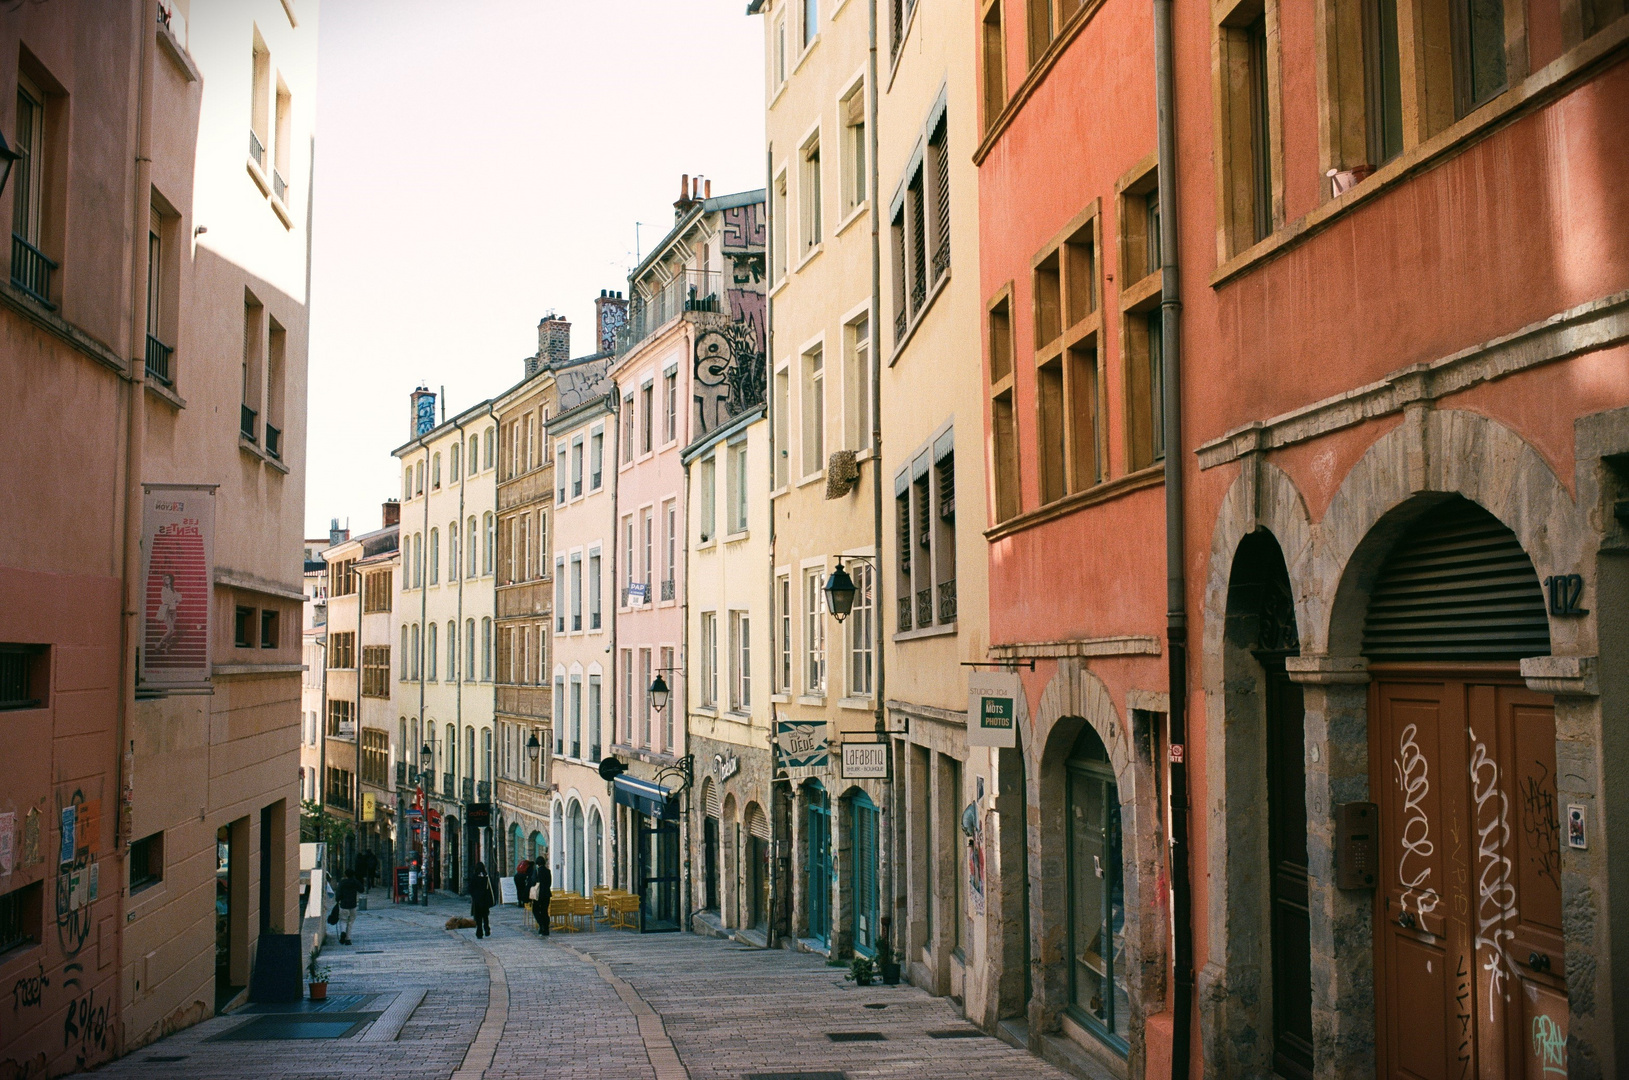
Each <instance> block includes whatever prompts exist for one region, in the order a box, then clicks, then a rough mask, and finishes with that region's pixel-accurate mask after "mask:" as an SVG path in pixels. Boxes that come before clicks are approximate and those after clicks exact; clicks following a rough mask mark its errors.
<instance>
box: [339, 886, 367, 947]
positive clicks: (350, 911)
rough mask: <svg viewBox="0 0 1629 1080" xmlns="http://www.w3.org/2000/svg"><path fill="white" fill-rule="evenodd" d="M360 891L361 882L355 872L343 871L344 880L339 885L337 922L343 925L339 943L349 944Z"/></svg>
mask: <svg viewBox="0 0 1629 1080" xmlns="http://www.w3.org/2000/svg"><path fill="white" fill-rule="evenodd" d="M361 891H362V882H361V880H360V879H358V878H357V876H356V871H355V870H347V871H345V879H344V880H343V881H341V882H340V883H339V895H338V897H337V899H338V901H339V921H340V922H342V923H344V924H345V927H344V929H343V930H341V931H340V933H339V943H340V944H341V945H349V944H350V943H351V926H352V925H353V924H354V923H355V922H356V899H357V894H358V893H360V892H361Z"/></svg>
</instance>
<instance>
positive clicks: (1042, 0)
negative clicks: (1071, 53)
mask: <svg viewBox="0 0 1629 1080" xmlns="http://www.w3.org/2000/svg"><path fill="white" fill-rule="evenodd" d="M1028 4H1029V11H1028V16H1029V62H1030V64H1031V66H1033V65H1034V64H1035V63H1036V62H1037V61H1038V60H1040V59H1041V57H1042V56H1044V55H1045V54H1046V50H1047V47H1048V46H1050V45H1051V44H1052V42H1053V40H1054V39H1055V38H1057V36H1058V35H1059V34H1060V33H1061V32H1062V31H1063V28H1064V27H1065V26H1066V25H1068V23H1069V20H1070V19H1072V18H1074V17H1075V14H1076V13H1077V12H1079V11H1080V10H1081V9H1082V8H1084V7H1085V6H1086V0H1028Z"/></svg>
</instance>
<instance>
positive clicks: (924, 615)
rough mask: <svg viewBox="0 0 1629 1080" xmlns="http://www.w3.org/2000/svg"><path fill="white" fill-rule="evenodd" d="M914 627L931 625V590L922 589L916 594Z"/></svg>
mask: <svg viewBox="0 0 1629 1080" xmlns="http://www.w3.org/2000/svg"><path fill="white" fill-rule="evenodd" d="M916 625H917V626H932V625H933V590H932V589H922V590H921V591H919V592H918V593H917V594H916Z"/></svg>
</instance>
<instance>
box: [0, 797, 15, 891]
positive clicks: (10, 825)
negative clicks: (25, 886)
mask: <svg viewBox="0 0 1629 1080" xmlns="http://www.w3.org/2000/svg"><path fill="white" fill-rule="evenodd" d="M16 828H17V815H16V814H15V813H9V812H8V813H4V814H0V877H10V876H11V868H12V843H13V841H14V840H15V839H16V836H15V832H16Z"/></svg>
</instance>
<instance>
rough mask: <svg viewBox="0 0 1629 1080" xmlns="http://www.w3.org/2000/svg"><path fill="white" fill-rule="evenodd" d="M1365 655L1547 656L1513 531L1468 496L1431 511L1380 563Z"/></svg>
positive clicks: (1546, 634) (1535, 589) (1539, 597)
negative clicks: (1384, 560)
mask: <svg viewBox="0 0 1629 1080" xmlns="http://www.w3.org/2000/svg"><path fill="white" fill-rule="evenodd" d="M1363 651H1364V654H1365V655H1366V656H1367V657H1368V658H1369V660H1370V661H1371V662H1372V663H1384V662H1386V661H1393V662H1405V661H1466V660H1482V661H1489V660H1519V659H1521V658H1523V657H1528V656H1547V655H1549V652H1550V628H1549V622H1548V619H1547V617H1546V615H1545V608H1544V594H1543V591H1542V590H1541V589H1540V587H1539V580H1538V574H1537V573H1536V572H1535V571H1534V570H1533V563H1532V561H1531V560H1530V559H1529V558H1528V557H1527V553H1526V552H1525V551H1523V550H1522V546H1521V543H1520V541H1518V540H1517V539H1516V535H1515V534H1514V533H1512V532H1511V531H1510V530H1509V529H1508V528H1506V527H1505V526H1504V524H1503V523H1502V522H1500V521H1499V519H1497V518H1495V517H1494V516H1493V515H1492V514H1490V513H1488V512H1487V511H1486V510H1484V509H1482V508H1481V507H1480V506H1477V505H1476V504H1475V503H1472V502H1469V501H1468V500H1465V499H1457V498H1456V499H1454V500H1453V501H1452V502H1450V503H1447V504H1446V505H1444V506H1442V507H1440V508H1438V509H1436V510H1433V511H1431V512H1430V513H1428V514H1427V515H1426V516H1425V517H1424V518H1422V519H1421V520H1420V521H1419V522H1417V523H1416V524H1415V525H1414V527H1413V528H1412V529H1410V530H1409V531H1408V533H1407V534H1406V535H1405V536H1404V537H1403V539H1402V540H1401V541H1399V543H1398V544H1397V547H1396V549H1395V550H1394V551H1393V552H1392V553H1391V555H1390V556H1388V557H1387V559H1386V562H1385V565H1384V567H1383V568H1382V570H1381V573H1380V577H1379V580H1378V581H1377V582H1376V585H1375V588H1374V591H1373V593H1372V594H1371V595H1370V600H1369V611H1368V618H1367V621H1366V623H1365V625H1364V632H1363Z"/></svg>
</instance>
